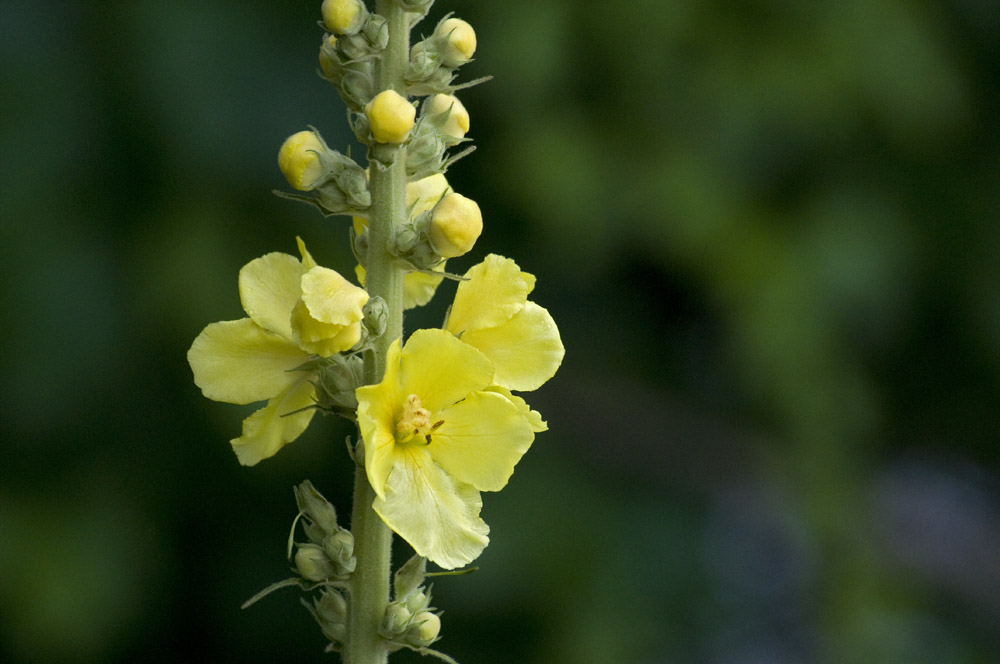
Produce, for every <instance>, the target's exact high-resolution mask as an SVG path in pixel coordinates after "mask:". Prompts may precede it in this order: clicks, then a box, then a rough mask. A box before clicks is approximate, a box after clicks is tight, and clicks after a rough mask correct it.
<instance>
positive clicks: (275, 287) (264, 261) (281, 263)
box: [239, 252, 305, 339]
mask: <svg viewBox="0 0 1000 664" xmlns="http://www.w3.org/2000/svg"><path fill="white" fill-rule="evenodd" d="M304 272H305V270H304V269H303V267H302V263H300V262H299V260H298V259H297V258H295V256H289V255H288V254H282V253H280V252H274V253H270V254H266V255H264V256H261V257H260V258H255V259H254V260H252V261H250V262H249V263H247V264H246V265H244V266H243V269H242V270H240V278H239V284H240V302H241V303H242V304H243V310H244V311H246V312H247V315H248V316H250V319H251V320H253V322H255V323H257V325H260V326H261V327H262V328H264V329H265V330H269V331H271V332H274V333H275V334H280V335H281V336H283V337H285V338H286V339H291V338H292V324H291V318H292V307H294V306H295V303H296V302H297V301H298V299H299V297H300V296H301V293H302V290H301V286H300V285H299V281H300V280H301V279H302V275H303V273H304Z"/></svg>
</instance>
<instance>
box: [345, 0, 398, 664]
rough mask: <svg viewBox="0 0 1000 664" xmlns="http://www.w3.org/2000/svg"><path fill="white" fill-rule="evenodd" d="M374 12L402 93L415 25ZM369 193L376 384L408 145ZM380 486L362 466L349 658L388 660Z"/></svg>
mask: <svg viewBox="0 0 1000 664" xmlns="http://www.w3.org/2000/svg"><path fill="white" fill-rule="evenodd" d="M376 11H377V12H378V13H379V14H381V15H382V16H384V17H385V18H386V19H387V21H388V25H389V44H388V46H387V47H386V50H385V52H384V54H383V57H382V58H381V60H380V61H379V63H378V64H377V65H376V68H375V75H376V80H377V83H378V86H379V87H378V90H379V91H381V90H386V89H389V88H392V89H394V90H396V91H397V92H399V93H400V94H405V84H404V82H403V73H404V72H405V71H406V64H407V62H408V60H409V52H410V44H409V41H410V26H409V22H408V21H407V17H406V13H405V12H404V11H403V10H402V9H401V8H400V6H399V5H398V4H396V3H395V2H394V1H393V0H378V2H377V6H376ZM369 180H370V182H369V186H370V189H371V195H372V206H371V217H370V219H369V227H368V255H367V260H366V264H365V270H366V276H365V287H366V288H367V289H368V293H369V294H370V295H371V296H372V297H375V296H376V295H378V296H381V297H382V298H383V299H384V300H385V302H386V305H387V310H388V324H387V327H386V331H385V335H383V336H382V337H381V338H379V339H378V340H377V341H376V343H375V347H374V349H373V351H372V352H370V353H368V354H367V356H366V357H365V382H366V383H369V384H371V383H377V382H378V381H380V380H381V379H382V375H383V373H384V372H385V357H386V353H387V351H388V349H389V345H390V344H391V343H392V342H393V341H394V340H396V339H399V338H401V337H402V335H403V271H402V270H400V269H399V267H397V265H396V263H395V261H394V260H393V257H392V255H391V254H390V253H389V246H390V242H391V240H392V236H393V229H394V228H395V227H396V226H398V225H400V224H402V223H403V222H404V221H405V215H406V149H405V148H400V149H399V152H398V154H397V155H396V159H395V161H394V162H393V163H392V165H390V166H389V167H388V168H386V169H384V170H380V169H379V167H378V166H377V165H375V164H372V165H371V167H370V173H369ZM374 499H375V492H374V491H373V490H372V488H371V485H370V484H369V483H368V476H367V475H366V474H365V468H364V466H363V465H359V466H358V467H357V469H356V471H355V476H354V506H353V511H352V513H351V530H352V533H353V534H354V551H355V555H356V556H357V560H358V565H357V568H356V569H355V570H354V573H353V575H352V577H351V593H350V606H349V610H348V616H347V640H346V642H345V643H344V661H345V662H346V664H384V663H385V662H386V661H387V659H388V656H389V655H388V651H387V650H386V648H385V645H384V643H383V642H382V640H381V638H380V637H379V635H378V626H379V623H380V622H381V620H382V616H383V615H384V614H385V609H386V606H388V604H389V577H390V571H391V570H390V554H391V547H392V532H391V531H390V530H389V528H388V527H386V525H385V524H384V523H383V522H382V519H381V518H379V516H378V515H377V514H376V513H375V512H374V510H372V501H373V500H374Z"/></svg>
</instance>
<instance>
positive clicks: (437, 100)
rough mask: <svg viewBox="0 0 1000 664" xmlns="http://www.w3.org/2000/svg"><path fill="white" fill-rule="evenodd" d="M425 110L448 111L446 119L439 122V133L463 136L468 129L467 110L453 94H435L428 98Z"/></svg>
mask: <svg viewBox="0 0 1000 664" xmlns="http://www.w3.org/2000/svg"><path fill="white" fill-rule="evenodd" d="M428 104H429V106H428V108H427V111H428V112H430V113H444V112H446V111H450V112H449V113H448V115H447V119H446V120H445V121H444V122H443V123H442V124H441V127H440V129H441V133H442V134H444V135H445V136H454V137H455V138H464V137H465V134H466V133H468V131H469V111H467V110H466V109H465V106H463V105H462V102H460V101H459V100H458V97H456V96H455V95H443V94H436V95H434V96H433V97H431V98H430V101H429V102H428Z"/></svg>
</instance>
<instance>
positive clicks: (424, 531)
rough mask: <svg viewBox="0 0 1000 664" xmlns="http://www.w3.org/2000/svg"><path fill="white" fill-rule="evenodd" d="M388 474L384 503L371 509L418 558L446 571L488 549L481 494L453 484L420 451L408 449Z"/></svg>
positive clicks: (463, 485) (457, 483)
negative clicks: (423, 558) (432, 562)
mask: <svg viewBox="0 0 1000 664" xmlns="http://www.w3.org/2000/svg"><path fill="white" fill-rule="evenodd" d="M401 457H402V458H401V459H400V461H399V462H398V463H397V464H396V465H395V467H394V468H393V469H392V473H391V474H390V475H389V480H388V482H387V483H386V495H385V498H381V497H376V498H375V501H374V503H373V504H372V507H373V508H374V509H375V511H376V512H377V513H378V515H379V516H380V517H382V520H383V521H385V523H386V525H388V526H389V527H390V528H392V529H393V530H394V531H396V533H398V534H399V536H400V537H402V538H403V539H405V540H406V541H407V542H409V543H410V546H412V547H413V549H414V550H415V551H416V552H417V553H419V554H420V555H421V556H424V557H425V558H428V559H430V560H432V561H434V562H435V563H437V564H438V565H440V566H441V567H443V568H445V569H454V568H456V567H461V566H462V565H467V564H468V563H470V562H472V561H473V560H475V559H476V558H477V557H478V556H479V554H480V553H482V552H483V549H485V548H486V545H487V544H489V541H490V540H489V537H487V533H489V531H490V529H489V526H487V525H486V523H485V522H484V521H483V520H482V519H481V518H480V517H479V510H480V509H481V508H482V505H483V502H482V499H481V498H480V496H479V492H478V491H476V490H475V489H474V488H472V487H471V486H469V485H468V484H462V483H460V482H456V481H455V480H453V479H452V478H451V477H449V476H448V474H447V473H445V472H444V471H443V470H441V468H439V467H438V466H436V465H435V464H434V462H433V461H431V459H430V456H429V455H427V453H426V452H425V451H424V450H423V449H420V448H413V447H410V448H407V449H406V451H405V452H404V453H403V454H402V455H401Z"/></svg>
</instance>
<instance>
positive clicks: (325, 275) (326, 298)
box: [293, 266, 368, 325]
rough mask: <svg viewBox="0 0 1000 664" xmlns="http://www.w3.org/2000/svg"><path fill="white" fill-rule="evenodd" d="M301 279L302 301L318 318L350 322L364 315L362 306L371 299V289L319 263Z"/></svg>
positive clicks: (341, 323)
mask: <svg viewBox="0 0 1000 664" xmlns="http://www.w3.org/2000/svg"><path fill="white" fill-rule="evenodd" d="M301 283H302V301H303V302H305V305H306V307H308V309H309V313H310V314H311V315H312V316H313V318H315V319H316V320H318V321H321V322H323V323H331V324H334V325H350V324H351V323H356V322H358V321H359V320H361V319H362V318H363V317H364V314H363V313H362V312H361V308H362V307H364V306H365V303H366V302H367V301H368V293H367V291H365V289H363V288H358V287H357V286H355V285H354V284H352V283H351V282H350V281H348V280H347V279H344V277H342V276H341V275H340V274H339V273H338V272H336V271H334V270H331V269H330V268H327V267H320V266H317V267H314V268H312V269H311V270H309V271H308V272H306V273H305V274H304V275H302V280H301ZM293 304H294V303H293Z"/></svg>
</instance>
